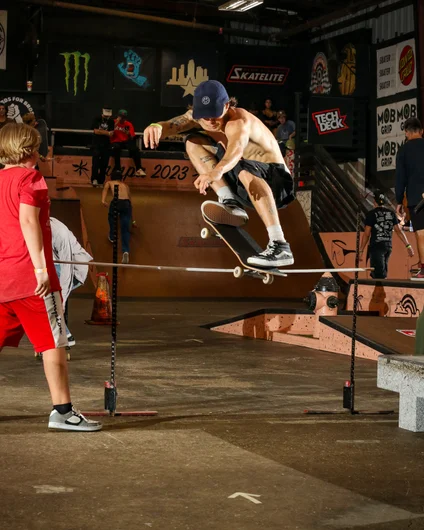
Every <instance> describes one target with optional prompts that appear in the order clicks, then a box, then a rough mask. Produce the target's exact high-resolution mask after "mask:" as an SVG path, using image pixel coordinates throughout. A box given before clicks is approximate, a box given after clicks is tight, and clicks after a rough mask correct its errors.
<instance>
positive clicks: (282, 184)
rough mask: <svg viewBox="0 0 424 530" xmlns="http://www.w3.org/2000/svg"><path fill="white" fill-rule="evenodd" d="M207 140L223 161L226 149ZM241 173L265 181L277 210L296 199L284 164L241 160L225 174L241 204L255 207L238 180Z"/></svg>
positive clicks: (197, 134) (218, 157) (210, 139)
mask: <svg viewBox="0 0 424 530" xmlns="http://www.w3.org/2000/svg"><path fill="white" fill-rule="evenodd" d="M190 136H192V135H188V136H187V137H186V138H185V141H187V139H189V138H190ZM194 136H197V137H198V136H199V133H194ZM201 136H202V137H205V136H206V135H203V134H202V135H201ZM206 138H207V139H208V141H209V142H210V144H211V145H213V146H214V147H216V157H217V159H218V160H222V158H223V157H224V155H225V149H224V147H223V146H222V145H221V144H220V143H216V142H215V141H214V140H213V139H212V138H210V137H209V136H206ZM240 171H248V172H249V173H251V174H252V175H255V176H256V177H259V178H262V179H264V180H265V181H266V182H267V183H268V184H269V187H270V188H271V190H272V194H273V196H274V199H275V204H276V205H277V208H285V207H286V206H287V205H289V204H290V203H291V202H292V201H293V200H294V199H295V196H294V186H293V177H292V176H291V175H290V173H289V172H288V171H287V170H286V166H285V165H284V164H266V163H265V162H256V161H255V160H245V159H241V160H240V162H238V164H237V165H236V166H235V167H234V168H233V169H231V171H228V172H227V173H225V175H224V178H225V181H226V182H227V184H228V186H229V188H230V189H231V191H232V192H233V193H234V194H235V195H237V197H238V198H239V199H240V202H242V203H243V204H244V205H245V206H248V207H250V208H252V207H253V205H252V202H251V200H250V197H249V194H248V193H247V191H246V189H245V187H244V186H243V184H242V183H241V182H240V180H239V178H238V175H239V173H240Z"/></svg>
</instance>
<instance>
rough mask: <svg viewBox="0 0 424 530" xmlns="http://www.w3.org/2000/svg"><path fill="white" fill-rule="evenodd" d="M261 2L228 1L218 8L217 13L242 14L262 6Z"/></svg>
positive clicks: (249, 0)
mask: <svg viewBox="0 0 424 530" xmlns="http://www.w3.org/2000/svg"><path fill="white" fill-rule="evenodd" d="M263 3H264V2H263V0H230V1H229V2H226V3H225V4H222V5H220V6H219V7H218V9H219V11H238V12H243V11H247V10H248V9H252V8H253V7H256V6H260V5H261V4H263Z"/></svg>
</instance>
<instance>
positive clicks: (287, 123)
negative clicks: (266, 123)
mask: <svg viewBox="0 0 424 530" xmlns="http://www.w3.org/2000/svg"><path fill="white" fill-rule="evenodd" d="M277 118H278V122H279V124H280V125H279V126H278V128H277V131H276V133H275V137H276V139H277V142H278V143H279V144H280V149H281V152H282V154H283V156H285V153H286V144H287V142H288V141H289V140H291V139H292V138H294V137H295V136H296V124H295V123H294V121H292V120H288V119H287V114H286V111H285V110H280V111H279V112H278V113H277Z"/></svg>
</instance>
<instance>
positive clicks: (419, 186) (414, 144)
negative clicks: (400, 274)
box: [396, 118, 424, 278]
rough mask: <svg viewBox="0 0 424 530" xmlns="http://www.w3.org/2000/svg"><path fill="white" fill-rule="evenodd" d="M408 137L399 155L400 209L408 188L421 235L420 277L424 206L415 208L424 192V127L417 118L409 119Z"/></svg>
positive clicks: (414, 222) (420, 273) (423, 273)
mask: <svg viewBox="0 0 424 530" xmlns="http://www.w3.org/2000/svg"><path fill="white" fill-rule="evenodd" d="M405 136H406V139H407V142H406V144H404V145H403V146H402V147H401V148H400V149H399V152H398V154H397V159H396V201H397V203H398V206H397V209H396V211H397V213H398V214H399V215H403V214H404V211H403V198H404V194H405V192H406V200H407V201H408V210H409V215H410V218H411V222H412V228H413V229H414V232H415V237H416V239H417V248H418V255H419V258H420V261H419V263H420V265H419V270H418V274H417V275H416V277H417V278H424V210H420V211H418V212H416V211H415V207H416V206H417V205H418V204H419V203H420V201H421V199H422V197H423V192H424V139H423V128H422V125H421V122H420V120H418V119H417V118H408V119H407V120H406V121H405Z"/></svg>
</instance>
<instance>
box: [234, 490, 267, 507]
mask: <svg viewBox="0 0 424 530" xmlns="http://www.w3.org/2000/svg"><path fill="white" fill-rule="evenodd" d="M236 497H244V498H245V499H247V500H248V501H250V502H253V503H254V504H262V503H261V501H258V499H255V497H260V495H255V494H254V493H242V492H241V491H236V493H233V494H232V495H230V496H229V497H228V498H229V499H235V498H236Z"/></svg>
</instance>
